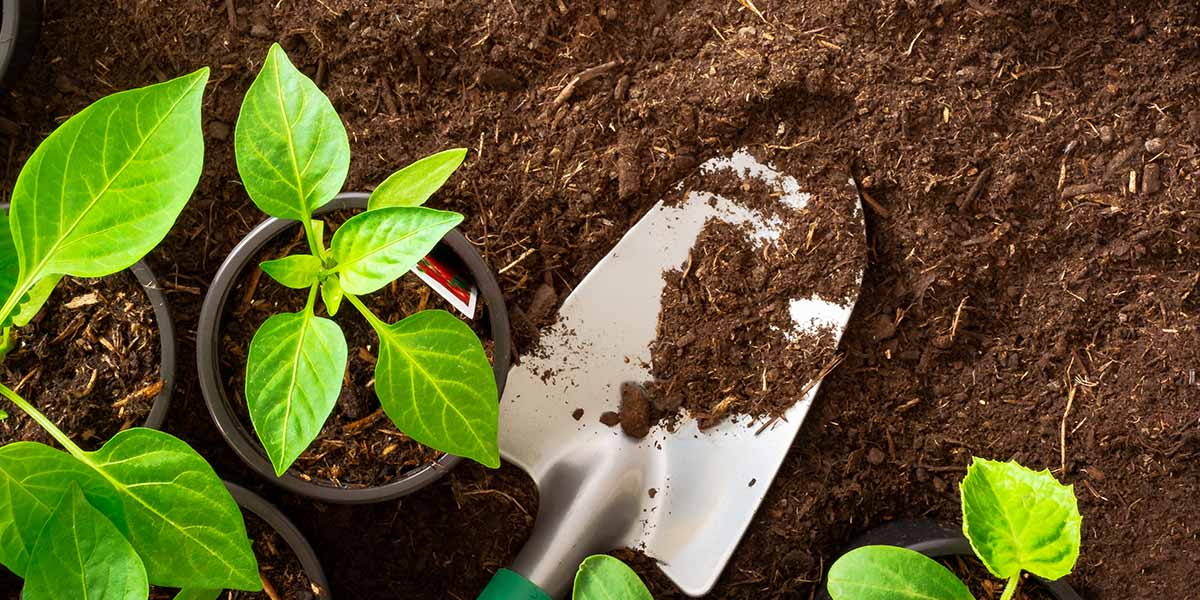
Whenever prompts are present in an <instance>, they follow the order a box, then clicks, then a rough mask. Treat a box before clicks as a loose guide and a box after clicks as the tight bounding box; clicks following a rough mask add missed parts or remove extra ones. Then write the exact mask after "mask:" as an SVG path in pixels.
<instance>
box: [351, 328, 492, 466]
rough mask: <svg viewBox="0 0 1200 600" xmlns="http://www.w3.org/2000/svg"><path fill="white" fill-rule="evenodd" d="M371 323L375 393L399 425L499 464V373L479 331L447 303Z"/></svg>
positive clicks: (428, 441)
mask: <svg viewBox="0 0 1200 600" xmlns="http://www.w3.org/2000/svg"><path fill="white" fill-rule="evenodd" d="M372 325H373V326H374V327H375V331H376V333H378V334H379V361H378V362H377V363H376V364H375V393H376V394H377V395H378V396H379V402H380V404H382V405H383V410H384V412H386V413H387V415H388V416H389V417H390V418H391V419H392V421H393V422H394V423H395V424H396V426H397V427H399V428H400V430H401V431H403V432H404V433H405V434H407V435H408V436H409V437H411V438H413V439H414V440H417V441H418V442H420V443H422V444H425V445H426V446H429V447H431V448H435V449H437V450H441V451H443V452H449V453H451V454H457V455H459V456H465V457H467V458H470V459H473V460H475V461H477V462H479V463H481V464H483V465H485V466H488V467H492V468H496V467H499V466H500V451H499V447H498V443H497V419H498V415H499V401H498V398H497V392H496V379H495V377H494V375H493V374H492V365H491V364H490V363H489V362H488V359H487V354H486V353H485V352H484V350H483V345H482V344H481V343H480V342H479V338H478V337H476V336H475V332H473V331H471V328H470V327H468V326H467V324H466V323H464V322H462V321H460V320H459V319H457V318H455V317H454V315H451V314H450V313H448V312H446V311H444V310H426V311H422V312H419V313H417V314H415V315H412V316H409V317H408V318H405V319H404V320H402V321H400V322H399V323H395V324H392V325H386V324H382V323H375V322H373V323H372Z"/></svg>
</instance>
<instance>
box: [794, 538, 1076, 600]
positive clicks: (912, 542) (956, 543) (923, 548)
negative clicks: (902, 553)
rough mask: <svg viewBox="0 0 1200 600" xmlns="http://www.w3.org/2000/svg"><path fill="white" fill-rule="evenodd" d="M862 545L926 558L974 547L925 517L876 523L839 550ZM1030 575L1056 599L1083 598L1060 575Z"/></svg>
mask: <svg viewBox="0 0 1200 600" xmlns="http://www.w3.org/2000/svg"><path fill="white" fill-rule="evenodd" d="M863 546H899V547H901V548H908V549H909V550H915V551H917V552H920V553H921V554H924V555H925V556H928V557H929V558H942V557H946V556H971V557H973V556H975V553H974V551H972V550H971V543H970V542H968V541H967V538H966V536H964V535H963V533H962V530H961V529H959V528H957V527H951V526H949V525H946V524H944V523H939V522H937V521H931V520H929V519H908V520H902V521H893V522H891V523H888V524H887V525H883V526H881V527H876V528H875V529H872V530H871V531H868V532H866V533H864V534H863V535H862V536H860V537H858V538H856V539H855V540H854V541H852V542H850V545H849V546H847V547H846V549H845V550H844V551H843V553H845V552H849V551H851V550H854V549H855V548H861V547H863ZM1031 579H1032V580H1033V581H1036V582H1037V584H1039V585H1040V586H1041V587H1042V589H1043V590H1045V591H1046V592H1047V593H1049V594H1050V595H1051V596H1053V597H1055V598H1057V599H1058V600H1083V598H1082V597H1080V595H1079V594H1078V593H1076V592H1075V590H1074V589H1072V588H1071V586H1070V585H1067V582H1066V581H1064V580H1062V579H1059V580H1057V581H1048V580H1045V579H1042V578H1041V577H1037V576H1036V575H1034V576H1031ZM817 597H818V598H819V599H820V600H830V598H829V592H828V591H827V589H826V587H825V585H824V583H822V585H821V592H820V594H819V595H818V596H817Z"/></svg>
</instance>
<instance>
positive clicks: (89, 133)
mask: <svg viewBox="0 0 1200 600" xmlns="http://www.w3.org/2000/svg"><path fill="white" fill-rule="evenodd" d="M207 80H208V69H207V68H205V69H200V70H199V71H196V72H194V73H192V74H190V75H185V76H183V77H179V78H176V79H172V80H170V81H166V82H164V83H160V84H157V85H151V86H147V87H144V88H139V89H134V90H129V91H126V92H119V93H116V94H113V95H111V96H107V97H105V98H101V99H100V100H98V101H96V102H95V103H94V104H92V105H91V106H88V107H87V108H85V109H83V111H82V112H80V113H79V114H77V115H75V116H74V117H71V118H70V119H68V120H67V122H65V123H63V124H62V126H60V127H59V128H58V129H57V130H55V131H54V133H52V134H50V136H49V137H48V138H46V140H45V141H43V142H42V143H41V145H39V146H38V148H37V150H35V151H34V152H33V155H32V156H30V157H29V160H28V161H27V162H26V163H25V166H24V168H22V169H21V174H20V175H19V176H18V177H17V183H16V185H15V187H14V188H13V194H12V209H11V213H10V221H11V226H12V233H13V242H14V244H15V246H16V249H17V255H18V264H19V265H20V269H21V275H20V280H21V281H22V282H25V283H33V282H37V281H40V280H41V279H42V278H43V277H45V276H47V275H58V274H66V275H75V276H78V277H101V276H104V275H108V274H110V273H115V272H117V271H120V270H122V269H125V268H126V267H129V266H130V265H132V264H133V263H134V262H137V260H138V259H140V258H141V257H142V256H145V254H146V253H147V252H149V251H150V250H151V249H152V248H154V246H155V245H157V244H158V243H159V242H160V241H162V239H163V238H164V237H165V236H166V234H167V231H168V230H170V228H171V225H172V224H174V222H175V219H176V217H178V216H179V212H180V211H181V210H183V206H184V204H185V203H186V202H187V200H188V198H189V197H190V196H191V195H192V190H194V189H195V187H196V183H197V181H199V179H200V172H201V168H202V163H203V161H204V138H203V134H202V132H201V129H200V101H201V97H202V95H203V93H204V85H205V82H206V81H207Z"/></svg>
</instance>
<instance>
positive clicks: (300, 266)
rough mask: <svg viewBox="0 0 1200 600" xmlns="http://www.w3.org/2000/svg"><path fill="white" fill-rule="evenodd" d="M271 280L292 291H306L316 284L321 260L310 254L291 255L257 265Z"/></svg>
mask: <svg viewBox="0 0 1200 600" xmlns="http://www.w3.org/2000/svg"><path fill="white" fill-rule="evenodd" d="M259 266H260V267H262V270H263V272H265V273H266V274H267V275H270V276H271V279H274V280H275V281H278V282H279V283H280V284H282V285H284V286H287V287H290V288H293V289H306V288H308V287H311V286H312V284H314V283H316V282H317V275H318V274H320V273H321V259H319V258H317V257H315V256H313V255H311V254H293V255H291V256H285V257H283V258H277V259H275V260H268V261H264V262H263V263H262V264H260V265H259Z"/></svg>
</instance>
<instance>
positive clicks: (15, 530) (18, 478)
mask: <svg viewBox="0 0 1200 600" xmlns="http://www.w3.org/2000/svg"><path fill="white" fill-rule="evenodd" d="M71 485H77V486H78V487H80V488H81V489H82V490H83V492H84V495H85V496H87V498H88V501H89V502H90V503H91V504H92V505H93V506H95V507H96V508H97V509H98V510H100V511H101V512H102V513H104V514H105V515H106V516H107V517H108V518H109V519H110V520H112V521H113V522H114V523H116V524H118V527H124V522H125V518H124V507H123V505H122V504H121V499H120V497H119V496H118V495H117V490H116V489H114V488H113V487H112V485H110V484H109V483H108V481H107V480H105V479H104V477H103V476H102V475H101V474H100V473H97V472H96V471H95V470H93V469H92V468H91V467H89V466H87V465H85V464H84V463H81V462H79V461H78V460H76V459H75V458H73V457H71V455H69V454H67V453H66V452H62V451H61V450H55V449H54V448H51V447H49V446H46V445H44V444H37V443H34V442H14V443H11V444H8V445H5V446H3V447H0V563H3V564H4V566H6V567H8V569H9V570H10V571H12V572H13V573H16V574H17V575H20V576H24V575H25V571H26V568H27V567H28V565H29V557H30V556H31V555H32V553H33V551H34V548H33V546H34V543H35V542H36V541H37V535H38V533H39V532H40V531H42V528H43V527H45V525H46V522H47V521H48V520H49V519H50V515H51V513H53V512H54V508H55V507H56V506H58V504H59V502H61V501H62V499H63V497H64V496H66V494H67V492H68V491H69V490H70V486H71Z"/></svg>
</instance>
